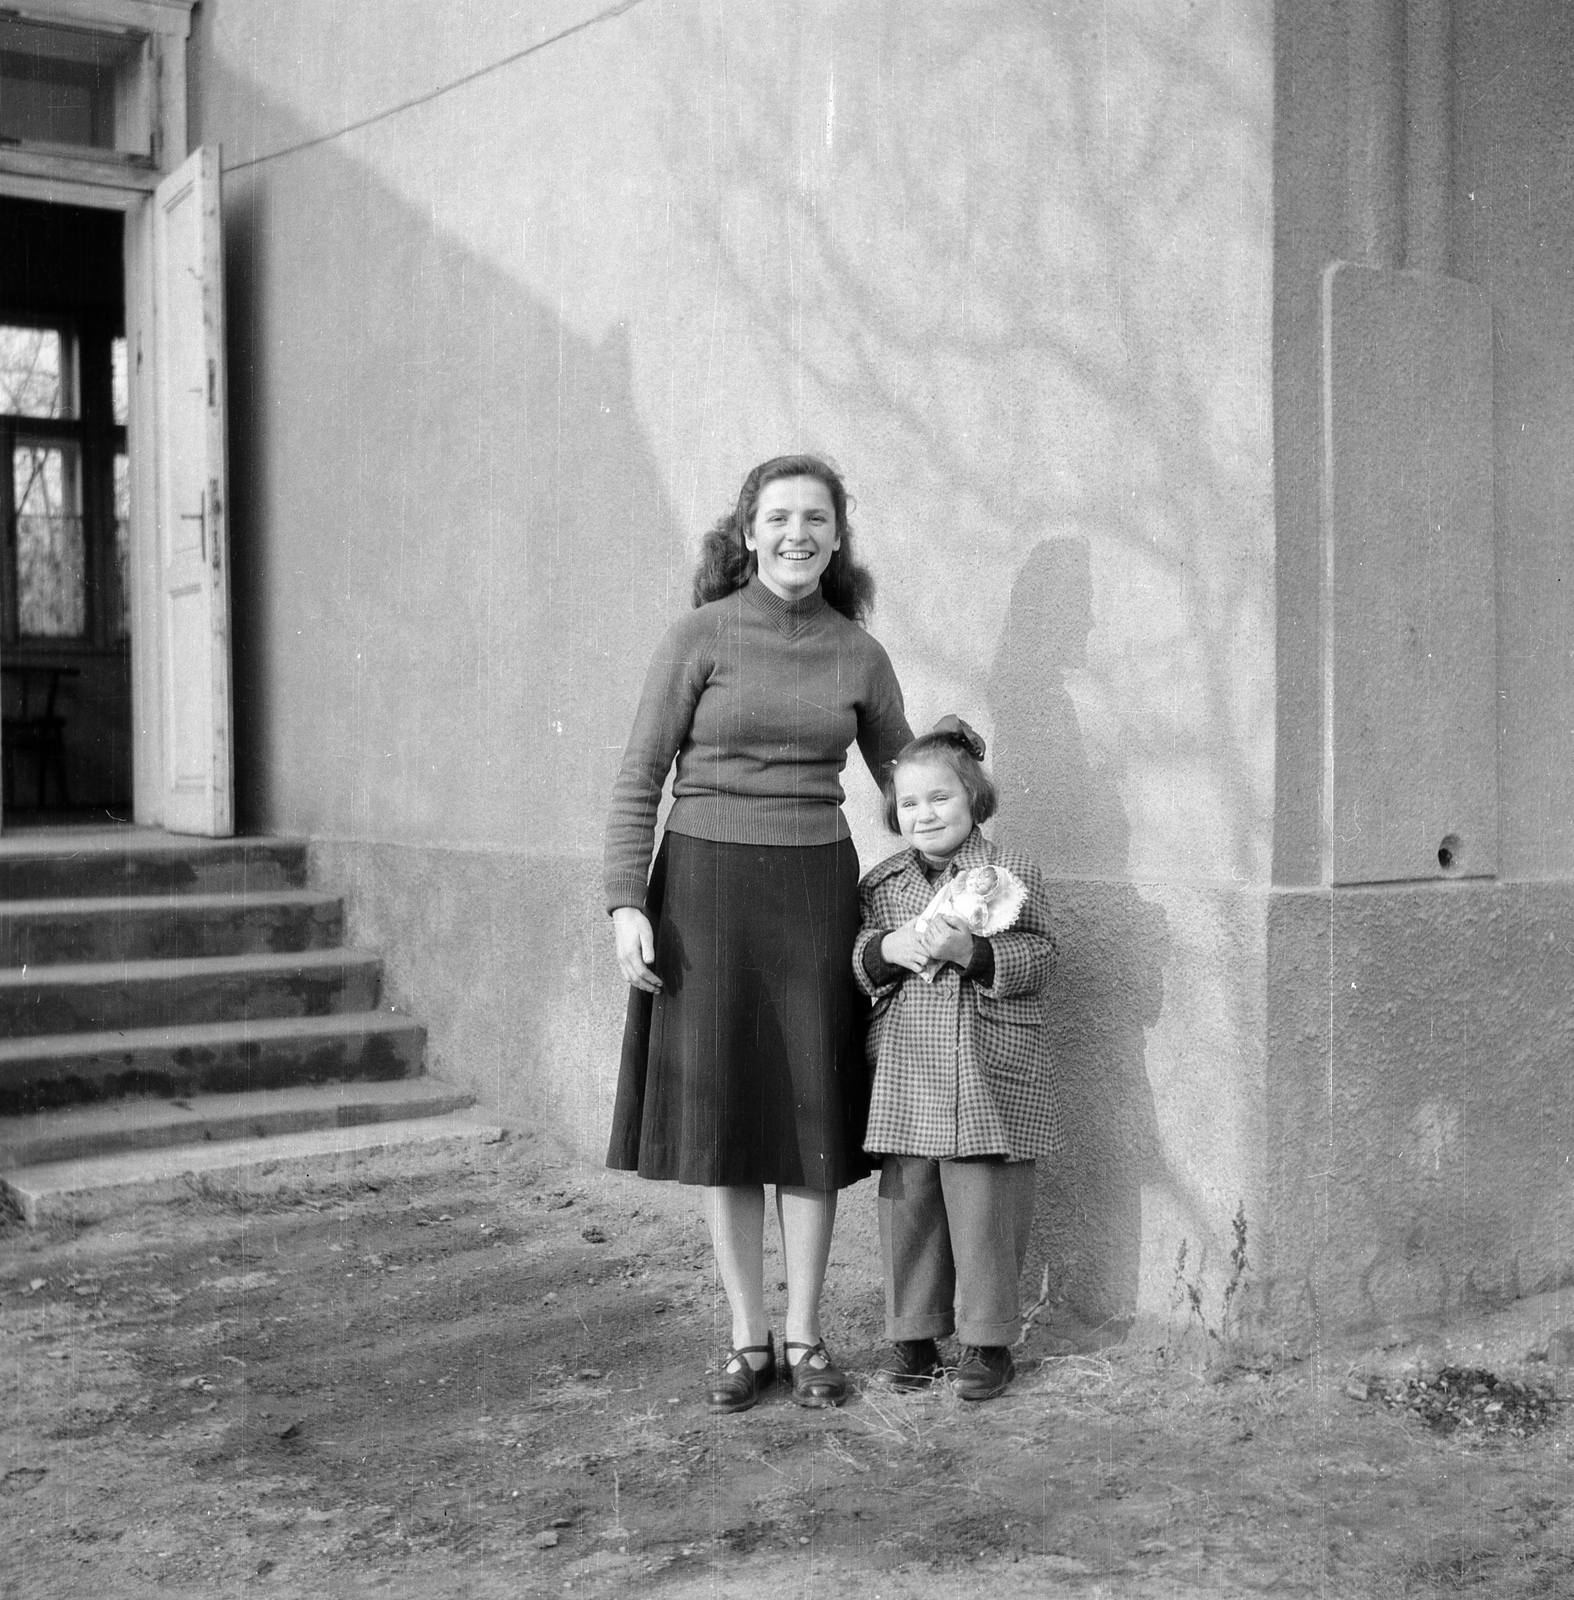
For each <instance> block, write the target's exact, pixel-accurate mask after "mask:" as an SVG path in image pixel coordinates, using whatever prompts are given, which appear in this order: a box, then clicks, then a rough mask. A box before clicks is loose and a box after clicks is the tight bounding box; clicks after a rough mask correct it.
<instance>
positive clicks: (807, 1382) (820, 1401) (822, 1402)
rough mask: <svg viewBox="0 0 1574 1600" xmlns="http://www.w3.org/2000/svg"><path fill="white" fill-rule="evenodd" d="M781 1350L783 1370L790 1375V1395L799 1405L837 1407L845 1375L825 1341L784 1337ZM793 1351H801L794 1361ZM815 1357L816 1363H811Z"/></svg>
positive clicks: (844, 1394) (844, 1390)
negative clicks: (801, 1342) (801, 1341)
mask: <svg viewBox="0 0 1574 1600" xmlns="http://www.w3.org/2000/svg"><path fill="white" fill-rule="evenodd" d="M782 1349H784V1350H785V1351H786V1352H787V1370H788V1372H789V1373H790V1374H791V1375H792V1397H793V1399H794V1400H796V1401H797V1402H798V1404H799V1405H801V1406H839V1405H841V1404H842V1402H843V1401H844V1400H846V1398H847V1374H846V1373H845V1372H843V1371H842V1369H841V1368H840V1367H838V1366H837V1365H836V1363H835V1362H833V1361H832V1360H831V1353H830V1351H829V1350H827V1349H826V1348H825V1340H824V1339H817V1340H816V1341H815V1342H814V1343H813V1344H800V1343H799V1342H798V1341H797V1340H796V1339H784V1340H783V1341H782ZM794 1350H801V1351H803V1354H802V1355H801V1356H799V1357H798V1359H797V1360H796V1361H794V1360H793V1358H792V1352H793V1351H794ZM816 1357H818V1358H819V1365H816V1364H815V1360H816Z"/></svg>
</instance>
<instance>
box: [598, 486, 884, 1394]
mask: <svg viewBox="0 0 1574 1600" xmlns="http://www.w3.org/2000/svg"><path fill="white" fill-rule="evenodd" d="M873 595H874V582H873V579H872V578H871V577H870V576H869V574H868V573H867V572H866V571H865V570H864V569H863V568H862V567H860V566H859V565H858V563H857V562H856V561H855V560H854V558H853V549H852V530H851V529H850V528H849V527H848V525H847V494H846V490H845V489H844V488H843V486H842V480H841V479H840V478H839V477H838V476H837V474H836V473H835V472H834V471H833V470H832V469H831V468H830V467H829V466H827V465H826V464H825V463H824V462H823V461H820V460H818V459H816V458H815V457H813V456H779V457H777V458H776V459H774V460H771V461H766V462H764V463H762V464H761V465H760V466H758V467H756V468H755V469H754V470H753V471H752V472H751V473H750V474H749V475H748V477H747V478H746V479H744V483H743V488H742V490H741V491H740V493H739V495H738V503H737V506H736V507H735V509H734V510H733V511H732V512H731V513H730V514H729V515H728V516H725V517H723V518H722V519H721V520H720V521H719V522H718V523H717V524H716V526H715V527H714V528H712V529H711V531H710V532H709V533H708V534H707V535H706V538H705V543H704V548H703V550H702V552H701V556H700V564H699V567H698V569H697V571H696V572H695V576H694V606H695V609H694V610H693V611H692V612H690V613H689V614H688V615H687V616H685V617H683V618H682V619H681V620H679V621H678V622H676V623H674V624H673V626H672V627H671V628H669V629H668V631H667V634H666V637H665V638H664V639H663V640H662V642H661V644H660V645H659V646H658V647H657V649H656V654H655V657H654V659H653V660H652V662H651V665H650V671H649V673H648V675H647V676H646V679H645V689H644V693H643V694H642V696H641V698H640V704H639V710H638V712H637V713H636V715H635V718H634V730H633V732H632V734H631V735H630V736H629V742H628V748H627V750H626V751H625V752H624V756H623V767H622V770H621V771H620V773H619V774H618V780H617V784H616V786H615V788H614V790H613V801H612V814H611V817H610V819H609V821H608V824H607V838H606V893H607V907H608V909H609V910H610V911H611V913H612V918H613V925H614V931H615V935H616V940H617V952H618V964H619V966H620V967H621V968H622V971H623V975H624V976H625V977H626V978H627V979H628V981H629V983H630V984H631V985H632V992H631V993H630V995H629V1010H628V1019H627V1023H626V1025H625V1028H624V1037H623V1061H622V1070H621V1073H620V1077H619V1082H618V1097H617V1106H616V1109H615V1111H614V1114H613V1128H612V1143H611V1149H610V1150H609V1152H608V1156H607V1165H608V1166H610V1167H615V1168H621V1169H625V1170H637V1171H638V1172H639V1173H640V1174H641V1175H642V1176H644V1177H647V1178H666V1179H676V1180H677V1181H678V1182H679V1183H688V1184H696V1185H700V1186H702V1187H703V1188H704V1190H705V1199H706V1216H707V1220H708V1221H709V1224H710V1229H711V1238H712V1241H713V1242H714V1245H715V1249H716V1261H717V1266H718V1268H719V1270H720V1273H721V1279H722V1283H723V1285H724V1286H725V1288H726V1291H727V1300H728V1304H729V1305H730V1307H731V1310H732V1348H731V1349H730V1350H729V1351H728V1352H727V1354H726V1355H725V1357H724V1358H723V1360H722V1362H721V1367H720V1371H719V1372H718V1373H717V1375H716V1376H715V1377H714V1378H713V1379H711V1380H710V1382H709V1385H708V1387H707V1390H706V1400H707V1403H708V1404H709V1406H710V1407H711V1409H713V1410H716V1411H744V1410H747V1409H748V1408H749V1407H750V1406H752V1405H753V1404H754V1403H755V1400H756V1399H757V1398H758V1396H759V1392H760V1390H761V1389H763V1388H764V1387H766V1386H767V1385H768V1384H770V1383H771V1382H773V1381H774V1379H775V1375H776V1363H775V1343H774V1339H773V1337H772V1335H771V1333H770V1331H769V1328H768V1325H767V1321H766V1312H765V1285H764V1252H765V1194H764V1188H763V1186H764V1185H766V1184H774V1185H775V1186H776V1212H777V1218H778V1221H779V1224H780V1227H781V1232H782V1248H783V1253H784V1255H785V1257H786V1262H787V1320H786V1338H785V1353H786V1360H787V1365H788V1370H789V1373H790V1376H791V1380H792V1394H793V1398H794V1399H795V1400H797V1401H798V1402H799V1403H800V1404H802V1405H808V1406H827V1405H840V1404H841V1403H842V1401H843V1400H845V1399H846V1397H847V1380H846V1377H845V1375H844V1374H843V1373H842V1372H841V1371H840V1370H839V1369H838V1368H837V1367H836V1365H835V1363H834V1362H833V1361H832V1360H831V1357H830V1354H829V1352H828V1351H827V1350H826V1348H825V1343H824V1340H823V1338H822V1336H821V1330H820V1289H821V1286H822V1284H823V1283H824V1280H825V1265H826V1260H827V1257H828V1256H829V1253H830V1245H831V1228H832V1225H833V1223H834V1222H835V1219H836V1195H837V1191H838V1190H839V1189H841V1188H843V1187H844V1186H845V1185H847V1184H849V1183H854V1182H856V1181H857V1180H858V1179H860V1178H863V1177H867V1176H868V1173H869V1165H868V1162H867V1160H866V1158H865V1157H864V1155H863V1152H862V1143H863V1120H864V1114H865V1110H866V1107H867V1103H868V1087H867V1076H866V1068H865V1066H864V1064H863V1057H862V1044H861V1038H860V1034H861V1026H860V1025H861V1023H862V1021H863V1018H864V1016H865V1014H866V1013H865V1007H864V1002H863V1001H862V1000H861V998H860V997H859V995H858V992H857V989H856V987H855V985H854V981H853V976H852V948H853V941H854V939H855V938H856V937H857V933H858V855H857V852H856V851H855V850H854V848H853V845H852V841H851V839H850V837H849V835H848V828H847V822H846V819H845V818H844V817H843V816H842V812H841V800H842V798H843V796H842V789H841V783H840V774H841V770H842V768H843V766H844V765H845V764H846V761H847V748H848V746H849V745H850V744H852V743H853V741H854V740H855V739H856V740H857V743H858V748H859V750H860V751H861V752H862V753H863V758H864V760H865V761H866V762H867V763H868V765H869V769H870V771H871V772H872V773H874V775H875V777H876V779H877V780H878V779H879V777H880V776H881V773H882V771H883V769H884V767H885V766H886V764H887V763H888V762H889V761H890V760H891V759H892V758H893V757H894V756H895V755H896V752H897V751H898V750H900V749H901V748H902V746H903V745H904V744H905V743H906V742H907V741H908V740H909V739H910V738H911V732H910V730H909V728H908V726H907V718H906V716H905V715H904V714H903V710H902V691H901V688H900V687H899V685H898V684H897V681H896V675H895V673H893V672H892V670H891V663H890V661H889V660H888V659H887V657H886V653H885V651H884V650H882V649H881V648H880V646H879V645H878V644H877V643H876V642H875V641H874V640H873V639H871V638H870V637H869V635H868V634H867V633H865V632H864V631H863V628H862V626H861V623H862V621H863V619H864V616H865V615H866V613H867V612H868V610H869V606H870V603H871V601H872V599H873ZM674 758H676V760H677V776H676V779H675V780H674V783H673V791H672V792H673V804H672V810H671V812H670V813H669V815H668V817H667V822H666V830H665V833H664V836H663V839H662V845H661V850H660V852H659V853H658V855H657V857H656V862H655V866H654V868H653V869H651V871H650V874H649V883H648V884H647V882H646V870H647V868H648V867H649V866H650V856H651V845H652V842H653V839H654V835H655V823H656V810H657V806H658V804H659V802H660V799H661V791H662V786H663V784H664V782H665V781H666V777H667V773H668V770H669V769H670V768H671V766H672V763H673V760H674Z"/></svg>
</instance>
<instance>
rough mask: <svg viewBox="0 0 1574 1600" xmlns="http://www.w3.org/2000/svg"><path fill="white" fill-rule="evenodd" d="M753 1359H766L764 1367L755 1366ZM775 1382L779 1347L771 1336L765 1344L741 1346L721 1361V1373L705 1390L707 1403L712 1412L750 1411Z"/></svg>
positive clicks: (767, 1335)
mask: <svg viewBox="0 0 1574 1600" xmlns="http://www.w3.org/2000/svg"><path fill="white" fill-rule="evenodd" d="M750 1356H764V1357H765V1365H764V1366H763V1367H758V1368H756V1367H754V1366H752V1365H751V1364H750V1362H749V1357H750ZM775 1381H776V1344H775V1341H774V1339H773V1337H772V1335H770V1334H766V1335H765V1343H764V1344H745V1345H740V1346H739V1347H738V1348H737V1349H736V1350H729V1351H728V1352H727V1354H726V1356H725V1357H723V1359H722V1363H721V1371H720V1372H718V1373H716V1374H715V1376H714V1377H712V1378H710V1379H709V1380H708V1382H707V1384H706V1389H705V1404H706V1405H707V1406H708V1407H709V1408H710V1409H711V1410H712V1411H747V1410H748V1409H749V1408H750V1407H751V1406H752V1405H753V1404H754V1403H755V1401H757V1400H758V1399H759V1398H760V1391H761V1390H762V1389H767V1388H769V1387H770V1385H771V1384H773V1383H775Z"/></svg>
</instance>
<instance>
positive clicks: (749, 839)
mask: <svg viewBox="0 0 1574 1600" xmlns="http://www.w3.org/2000/svg"><path fill="white" fill-rule="evenodd" d="M911 738H912V730H911V729H910V728H909V727H908V725H907V717H906V715H905V714H904V712H903V709H902V690H901V687H900V685H899V684H898V683H897V681H896V674H895V673H894V672H893V671H892V670H891V663H890V660H889V658H888V657H887V656H886V653H885V651H884V650H883V649H882V648H881V647H880V645H879V644H878V643H877V642H876V641H875V640H874V639H872V638H870V636H869V635H868V634H867V633H865V632H864V630H863V629H862V628H860V627H859V626H858V624H857V623H855V622H850V621H848V619H847V618H846V617H844V616H843V615H842V614H841V613H840V612H839V611H837V610H835V609H834V608H832V607H831V606H829V605H827V604H826V602H825V599H824V597H823V596H822V595H821V594H820V592H819V590H818V589H816V590H815V592H814V593H813V594H811V595H808V596H806V597H805V598H804V599H802V600H783V599H782V598H781V597H780V596H779V595H778V594H776V593H775V592H774V591H773V590H771V589H768V588H767V587H766V586H765V585H764V584H763V583H761V582H760V580H759V578H758V577H753V578H751V579H750V580H749V582H748V584H747V585H746V586H745V587H744V588H742V589H739V590H737V591H736V592H735V593H733V594H730V595H727V596H726V597H725V598H724V599H721V600H712V601H710V602H709V603H708V604H706V605H703V606H699V607H697V608H696V609H695V610H693V611H691V612H689V613H688V615H687V616H684V617H680V618H679V619H678V621H676V622H674V623H673V625H672V626H671V627H670V628H669V629H668V630H667V633H666V636H665V637H664V638H663V639H662V641H661V643H660V644H659V645H658V646H657V647H656V653H655V655H654V657H653V658H652V659H651V663H650V671H649V672H648V673H647V674H646V677H645V689H644V692H643V693H642V694H641V696H640V702H639V710H638V711H637V712H636V713H635V716H634V730H633V732H632V733H631V734H630V735H629V742H628V746H627V748H626V749H625V750H624V752H623V766H622V769H621V770H620V771H619V773H618V778H617V783H616V784H615V785H614V786H613V790H612V814H611V816H610V817H609V818H608V819H607V834H606V851H605V871H604V876H605V887H606V903H607V909H608V910H609V911H612V910H616V909H617V907H619V906H638V907H641V908H642V907H643V906H644V904H645V882H646V878H647V876H648V874H649V871H650V860H651V849H652V845H653V843H654V840H655V832H656V812H657V808H658V807H659V805H660V803H661V789H662V785H663V784H664V783H665V782H666V778H667V773H668V771H669V769H670V768H671V766H672V762H673V758H674V757H676V759H677V763H678V772H677V777H676V779H675V780H674V782H673V786H672V793H673V805H672V810H671V812H670V813H669V814H668V816H667V824H666V825H667V829H668V831H669V832H672V833H684V834H688V835H690V836H691V837H693V838H697V839H715V840H720V841H724V842H727V843H732V844H773V845H780V844H786V845H815V844H832V843H834V842H835V841H836V840H838V839H845V838H847V837H848V827H847V821H846V818H844V817H843V815H842V811H841V803H842V800H843V799H844V798H845V797H844V795H843V793H842V785H841V773H842V768H843V767H844V766H846V764H847V748H848V746H849V745H850V744H852V743H853V741H854V740H855V739H856V740H857V743H858V748H859V750H860V751H862V753H863V758H864V760H865V761H866V762H867V763H868V766H869V770H870V772H872V773H873V774H874V775H875V777H876V779H877V780H878V779H879V777H880V775H881V774H882V772H883V771H884V769H885V768H886V766H888V765H889V763H890V762H891V761H892V760H893V759H894V758H895V756H896V753H897V751H899V750H900V749H901V748H902V746H903V745H904V744H906V743H907V742H908V740H909V739H911Z"/></svg>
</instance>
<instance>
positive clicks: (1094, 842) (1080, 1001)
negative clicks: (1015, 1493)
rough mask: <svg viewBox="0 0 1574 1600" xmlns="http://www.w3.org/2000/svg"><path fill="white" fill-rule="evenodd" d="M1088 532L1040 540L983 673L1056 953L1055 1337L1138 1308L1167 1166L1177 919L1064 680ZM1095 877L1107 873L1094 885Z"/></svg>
mask: <svg viewBox="0 0 1574 1600" xmlns="http://www.w3.org/2000/svg"><path fill="white" fill-rule="evenodd" d="M1090 567H1091V564H1090V559H1089V550H1088V542H1087V540H1085V539H1075V538H1069V539H1068V538H1058V539H1045V540H1043V541H1042V542H1040V543H1039V544H1037V545H1035V546H1034V547H1033V549H1032V551H1031V552H1030V553H1029V555H1028V558H1027V561H1026V562H1025V563H1024V564H1023V567H1022V569H1021V571H1020V572H1019V573H1018V575H1017V579H1016V582H1015V584H1014V585H1013V586H1012V590H1011V600H1010V604H1009V606H1008V608H1007V612H1006V622H1005V627H1004V629H1003V630H1002V632H1001V635H1000V643H999V646H998V649H997V651H996V655H995V661H994V669H993V673H992V675H991V678H990V698H991V700H992V701H993V703H994V706H995V713H996V720H995V750H994V771H995V778H996V781H997V782H998V784H999V786H1000V799H1001V810H1000V820H999V822H998V824H997V825H996V834H997V837H999V838H1000V839H1001V840H1002V842H1005V843H1009V844H1012V845H1014V846H1016V847H1017V848H1018V849H1021V850H1025V851H1026V852H1027V853H1028V854H1030V855H1031V856H1033V858H1034V859H1035V860H1036V861H1038V862H1039V863H1040V865H1041V866H1042V867H1043V869H1044V872H1045V876H1046V880H1047V888H1048V891H1049V895H1050V902H1051V912H1052V916H1053V920H1054V928H1055V937H1056V942H1057V944H1058V946H1059V952H1060V959H1059V962H1058V965H1057V967H1056V971H1055V975H1054V977H1053V979H1052V980H1051V982H1050V987H1049V990H1048V992H1047V996H1046V998H1047V1002H1048V1009H1049V1028H1050V1032H1051V1037H1052V1040H1053V1053H1054V1061H1055V1068H1056V1078H1057V1082H1058V1085H1059V1089H1060V1096H1061V1109H1062V1112H1063V1115H1064V1121H1065V1133H1066V1148H1065V1151H1064V1153H1063V1154H1062V1155H1060V1156H1058V1157H1054V1158H1051V1159H1048V1160H1045V1161H1043V1162H1041V1163H1040V1166H1039V1176H1038V1193H1037V1199H1036V1202H1035V1205H1034V1230H1033V1246H1032V1254H1031V1257H1030V1259H1029V1263H1028V1267H1027V1270H1026V1273H1025V1275H1024V1290H1025V1291H1026V1294H1027V1298H1028V1300H1029V1301H1030V1302H1031V1301H1032V1300H1035V1299H1037V1298H1038V1294H1039V1292H1040V1289H1041V1287H1042V1285H1043V1281H1044V1272H1045V1269H1046V1268H1047V1269H1048V1283H1049V1290H1050V1305H1049V1307H1048V1310H1047V1315H1046V1317H1045V1319H1044V1321H1045V1324H1046V1326H1047V1327H1048V1329H1049V1331H1050V1334H1051V1335H1052V1336H1057V1335H1058V1336H1060V1337H1069V1338H1071V1339H1073V1340H1074V1341H1076V1342H1078V1343H1081V1342H1083V1341H1084V1340H1085V1339H1087V1338H1088V1337H1089V1335H1092V1334H1094V1332H1095V1330H1098V1331H1099V1332H1100V1333H1102V1335H1104V1336H1106V1337H1118V1336H1119V1335H1120V1334H1121V1333H1124V1331H1125V1330H1126V1328H1127V1327H1128V1326H1129V1325H1130V1321H1131V1318H1132V1315H1133V1314H1134V1312H1135V1309H1136V1303H1137V1283H1138V1265H1139V1260H1140V1255H1141V1244H1142V1187H1143V1184H1144V1183H1146V1182H1151V1181H1153V1179H1154V1177H1155V1176H1157V1175H1158V1174H1160V1173H1161V1172H1162V1170H1163V1165H1164V1162H1163V1156H1162V1153H1161V1149H1160V1142H1159V1135H1158V1123H1157V1118H1156V1115H1155V1112H1154V1105H1153V1094H1152V1091H1151V1089H1150V1088H1149V1085H1148V1077H1147V1070H1146V1061H1145V1052H1146V1029H1147V1028H1149V1027H1151V1026H1152V1025H1153V1024H1154V1023H1156V1022H1157V1021H1158V1018H1159V1013H1160V1010H1161V1008H1162V1005H1163V1000H1164V979H1163V972H1164V965H1165V962H1166V961H1167V960H1168V957H1169V948H1170V936H1169V927H1168V919H1167V918H1166V916H1165V914H1164V911H1163V909H1162V908H1161V907H1159V906H1155V905H1152V904H1150V903H1149V902H1147V901H1145V900H1144V899H1143V898H1142V896H1141V895H1140V894H1139V893H1138V891H1137V888H1136V886H1135V885H1133V884H1130V883H1124V882H1119V881H1111V880H1118V879H1120V878H1121V877H1122V875H1123V874H1124V872H1125V868H1126V851H1127V846H1128V844H1129V843H1130V837H1131V827H1130V823H1129V822H1128V821H1127V818H1126V813H1125V810H1124V808H1123V807H1122V805H1121V801H1120V795H1119V792H1118V790H1117V788H1116V784H1115V778H1114V775H1113V774H1112V772H1111V771H1110V769H1109V768H1108V767H1107V766H1098V767H1095V766H1094V765H1092V764H1091V763H1090V762H1089V760H1088V754H1087V750H1086V747H1085V745H1084V742H1083V738H1082V730H1081V726H1080V724H1079V722H1078V720H1077V711H1076V706H1075V705H1074V704H1073V702H1072V699H1071V696H1070V694H1069V693H1068V692H1067V689H1066V674H1067V673H1068V672H1069V671H1071V670H1073V669H1075V668H1078V667H1082V666H1085V665H1086V662H1087V641H1088V634H1089V633H1090V632H1091V631H1092V628H1093V608H1092V578H1091V570H1090ZM1088 880H1099V881H1096V882H1093V881H1088Z"/></svg>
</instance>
